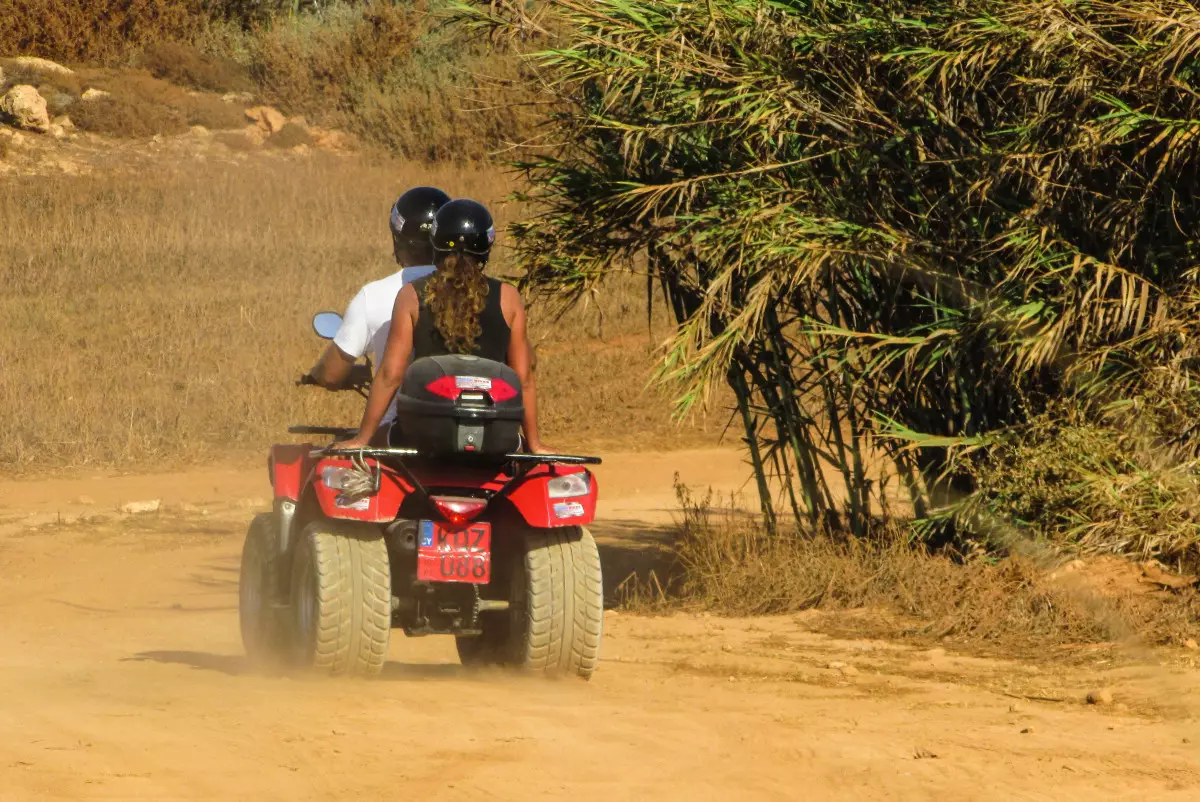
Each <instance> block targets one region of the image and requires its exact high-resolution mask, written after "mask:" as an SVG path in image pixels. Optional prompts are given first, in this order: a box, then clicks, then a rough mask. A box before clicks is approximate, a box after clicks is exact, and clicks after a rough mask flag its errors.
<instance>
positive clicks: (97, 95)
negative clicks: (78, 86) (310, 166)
mask: <svg viewBox="0 0 1200 802" xmlns="http://www.w3.org/2000/svg"><path fill="white" fill-rule="evenodd" d="M106 97H112V94H111V93H110V92H105V91H104V90H103V89H94V88H93V89H88V90H86V91H85V92H84V93H83V94H82V95H80V96H79V99H80V100H87V101H89V102H90V101H92V100H103V99H104V98H106Z"/></svg>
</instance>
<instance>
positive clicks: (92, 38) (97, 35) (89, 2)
mask: <svg viewBox="0 0 1200 802" xmlns="http://www.w3.org/2000/svg"><path fill="white" fill-rule="evenodd" d="M205 19H206V17H205V15H204V12H203V0H0V54H3V55H13V56H16V55H31V56H40V57H42V58H50V59H59V60H63V61H68V62H98V63H105V64H115V63H119V62H123V61H126V60H127V59H128V57H129V55H130V54H131V53H132V52H136V51H137V50H139V49H140V48H142V47H144V46H145V45H147V44H150V43H155V42H164V41H180V40H187V39H189V38H191V37H193V36H194V35H195V34H196V31H197V28H198V27H200V26H202V25H203V23H204V21H205Z"/></svg>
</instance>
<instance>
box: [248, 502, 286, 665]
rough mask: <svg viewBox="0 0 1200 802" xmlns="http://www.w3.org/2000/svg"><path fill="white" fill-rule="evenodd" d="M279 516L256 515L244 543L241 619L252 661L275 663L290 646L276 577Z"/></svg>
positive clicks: (266, 663)
mask: <svg viewBox="0 0 1200 802" xmlns="http://www.w3.org/2000/svg"><path fill="white" fill-rule="evenodd" d="M274 526H275V518H274V516H272V515H269V514H263V515H256V516H254V520H253V521H251V522H250V529H249V531H248V532H247V533H246V541H245V543H244V544H243V545H242V565H241V573H240V574H239V575H238V623H239V624H240V627H241V631H242V646H243V647H244V648H245V650H246V656H247V657H249V658H250V660H251V662H253V663H256V664H259V665H271V664H275V663H278V662H280V661H281V659H282V658H283V655H284V652H285V650H286V628H285V625H284V620H283V616H282V615H281V607H280V605H279V599H278V595H279V593H278V586H277V585H278V583H277V582H276V581H275V579H276V576H275V575H276V573H277V572H278V567H277V565H276V564H275V561H274V559H273V557H274V553H275V550H274V544H275V538H274V537H273V534H274Z"/></svg>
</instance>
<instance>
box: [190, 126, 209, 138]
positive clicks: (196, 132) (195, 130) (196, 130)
mask: <svg viewBox="0 0 1200 802" xmlns="http://www.w3.org/2000/svg"><path fill="white" fill-rule="evenodd" d="M188 133H189V134H191V135H192V136H194V137H196V138H198V139H207V138H208V137H210V136H212V132H211V131H209V130H208V129H207V128H205V127H204V126H203V125H193V126H192V127H191V128H189V129H188Z"/></svg>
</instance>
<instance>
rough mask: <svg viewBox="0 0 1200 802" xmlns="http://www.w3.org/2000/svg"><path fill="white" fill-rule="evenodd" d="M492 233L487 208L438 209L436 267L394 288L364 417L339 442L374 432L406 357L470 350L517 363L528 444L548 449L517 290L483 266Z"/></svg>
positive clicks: (457, 204) (453, 205) (458, 204)
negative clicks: (353, 432)
mask: <svg viewBox="0 0 1200 802" xmlns="http://www.w3.org/2000/svg"><path fill="white" fill-rule="evenodd" d="M495 239H496V230H495V227H494V226H493V223H492V216H491V214H490V213H489V212H488V210H487V209H486V208H484V207H483V205H481V204H479V203H476V202H475V201H473V200H454V201H450V202H449V203H447V204H446V205H445V206H443V207H442V208H441V209H439V210H438V212H437V214H436V215H435V217H434V220H433V230H432V232H431V233H430V240H431V242H432V243H433V248H434V253H435V259H434V266H435V267H436V268H437V270H436V271H435V272H434V273H433V274H432V275H430V276H427V277H425V278H422V279H419V280H417V281H414V282H412V283H411V284H408V285H407V286H405V287H404V289H402V290H401V291H400V294H399V295H397V296H396V306H395V308H394V309H393V311H392V327H391V331H390V332H389V334H388V341H387V348H386V350H385V353H384V356H383V360H382V362H381V363H380V365H379V369H378V371H377V372H376V374H375V379H374V383H373V384H372V385H371V394H370V397H369V398H368V399H367V409H366V411H365V412H364V413H363V420H362V424H361V425H360V426H359V428H358V434H357V435H356V436H355V437H354V439H353V440H350V441H348V442H345V443H341V444H339V447H340V448H360V447H364V446H366V445H368V444H369V443H371V441H372V439H373V438H375V436H376V434H377V432H378V430H379V422H380V421H381V420H382V419H383V416H384V413H385V412H386V411H387V408H388V406H389V405H390V404H391V402H392V396H394V395H395V394H396V391H397V390H398V389H399V388H400V383H401V381H402V380H403V378H404V372H405V370H406V369H407V368H408V364H409V360H410V358H411V359H420V358H422V357H426V356H442V355H445V354H471V355H473V356H478V357H482V358H484V359H491V360H493V361H495V362H504V363H506V364H507V365H508V366H509V367H511V368H512V369H513V370H514V371H516V373H517V376H518V377H519V378H520V380H521V390H522V395H523V397H524V402H525V419H524V421H523V423H522V428H523V429H524V432H525V444H526V448H527V449H528V450H529V451H530V452H532V453H534V454H545V453H548V450H547V449H546V448H545V447H544V446H543V444H542V442H541V438H540V437H539V436H538V428H537V394H536V388H535V386H534V380H533V373H532V371H531V370H530V367H531V366H530V356H531V353H532V351H531V349H530V347H529V342H528V338H527V337H526V333H525V306H524V304H523V303H522V302H521V294H520V293H519V292H517V288H516V287H514V286H512V285H511V284H506V283H504V282H502V281H499V280H497V279H494V278H488V277H487V276H485V275H484V273H483V268H484V267H485V266H486V265H487V260H488V256H489V254H490V253H491V249H492V244H493V243H494V242H495Z"/></svg>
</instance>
